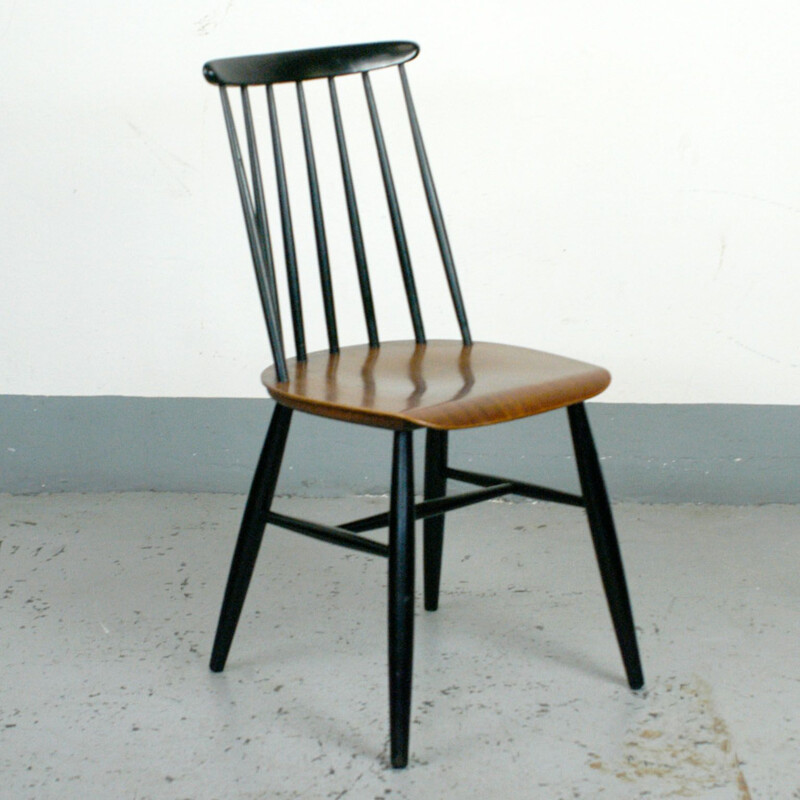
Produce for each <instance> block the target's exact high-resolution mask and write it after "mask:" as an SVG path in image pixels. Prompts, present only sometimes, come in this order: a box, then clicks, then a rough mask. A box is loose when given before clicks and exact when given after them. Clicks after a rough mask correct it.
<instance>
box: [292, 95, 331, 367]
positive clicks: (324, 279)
mask: <svg viewBox="0 0 800 800" xmlns="http://www.w3.org/2000/svg"><path fill="white" fill-rule="evenodd" d="M296 86H297V104H298V107H299V109H300V125H301V127H302V129H303V147H304V149H305V154H306V169H307V171H308V189H309V192H310V193H311V213H312V214H313V216H314V237H315V239H316V243H317V261H318V262H319V279H320V283H321V285H322V303H323V306H324V308H325V324H326V326H327V329H328V349H329V351H330V352H331V353H338V352H339V336H338V333H337V331H336V311H335V310H334V306H333V284H332V283H331V268H330V263H329V262H328V242H327V239H326V238H325V220H324V218H323V216H322V200H321V199H320V194H319V179H318V178H317V164H316V161H315V160H314V145H313V143H312V141H311V127H310V126H309V124H308V108H307V107H306V96H305V92H304V91H303V84H302V82H301V81H297V84H296Z"/></svg>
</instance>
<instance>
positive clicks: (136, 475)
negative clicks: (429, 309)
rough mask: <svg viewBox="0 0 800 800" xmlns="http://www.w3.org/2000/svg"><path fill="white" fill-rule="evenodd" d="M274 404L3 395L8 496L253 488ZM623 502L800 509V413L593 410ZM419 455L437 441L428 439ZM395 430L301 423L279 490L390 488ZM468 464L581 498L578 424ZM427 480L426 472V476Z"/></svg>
mask: <svg viewBox="0 0 800 800" xmlns="http://www.w3.org/2000/svg"><path fill="white" fill-rule="evenodd" d="M271 409H272V403H271V401H269V400H243V399H202V398H145V397H31V396H23V395H6V396H0V491H1V492H11V493H34V492H62V491H69V492H96V491H132V490H154V491H189V492H245V491H247V487H248V484H249V481H250V476H251V473H252V471H253V468H254V465H255V462H256V459H257V457H258V452H259V450H260V447H261V442H262V440H263V436H264V432H265V430H266V426H267V424H268V421H269V415H270V412H271ZM589 415H590V419H591V421H592V424H593V428H594V432H595V438H596V440H597V445H598V450H599V451H600V454H601V456H602V458H603V468H604V470H605V474H606V480H607V482H608V485H609V489H610V492H611V494H612V497H613V498H614V499H617V500H633V501H642V502H663V503H686V502H689V503H693V502H705V503H731V504H736V505H743V504H753V503H800V406H747V405H644V404H627V403H622V404H609V403H591V404H589ZM415 442H416V448H417V458H418V464H419V457H420V456H421V451H422V444H423V437H422V435H421V434H418V435H417V436H416V437H415ZM390 451H391V433H390V432H388V431H382V430H374V429H368V428H363V427H359V426H355V425H346V424H344V423H336V422H331V421H329V420H322V419H319V418H315V417H311V416H308V415H305V414H295V417H294V420H293V422H292V430H291V432H290V435H289V444H288V447H287V452H286V460H285V462H284V468H283V471H282V474H281V481H280V483H279V487H278V492H279V493H281V494H297V495H303V496H312V497H320V496H335V495H346V494H382V493H384V492H386V491H387V484H388V476H389V456H390ZM450 451H451V462H452V463H453V465H454V466H465V467H468V468H470V469H476V470H479V471H486V472H491V473H494V474H498V475H507V476H511V477H519V478H522V479H526V480H529V481H531V482H536V483H542V484H546V485H550V486H553V487H556V488H562V489H566V490H576V489H577V481H576V478H575V474H574V463H573V460H572V454H571V449H570V442H569V434H568V428H567V423H566V414H564V413H563V412H553V413H550V414H545V415H542V416H540V417H533V418H531V419H527V420H521V421H518V422H512V423H508V424H506V425H500V426H495V427H492V428H481V429H475V430H469V431H460V432H456V433H454V434H452V436H451V446H450ZM421 474H422V473H421V470H419V471H418V472H417V475H418V479H419V477H421Z"/></svg>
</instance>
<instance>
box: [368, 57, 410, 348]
mask: <svg viewBox="0 0 800 800" xmlns="http://www.w3.org/2000/svg"><path fill="white" fill-rule="evenodd" d="M362 78H363V80H364V91H365V93H366V95H367V105H368V106H369V116H370V120H371V121H372V130H373V133H374V134H375V145H376V147H377V148H378V159H379V160H380V165H381V174H382V175H383V186H384V189H385V190H386V201H387V203H388V204H389V214H390V215H391V218H392V230H393V231H394V240H395V244H396V245H397V256H398V258H399V259H400V268H401V270H402V273H403V284H404V285H405V289H406V297H407V298H408V308H409V310H410V312H411V321H412V323H413V325H414V338H415V339H416V341H417V344H425V331H424V329H423V327H422V315H421V313H420V309H419V299H418V298H417V287H416V285H415V284H414V273H413V271H412V269H411V257H410V256H409V254H408V244H407V242H406V233H405V229H404V228H403V219H402V217H401V216H400V204H399V203H398V202H397V192H396V190H395V187H394V179H393V178H392V170H391V167H390V165H389V154H388V153H387V151H386V143H385V141H384V139H383V131H382V130H381V122H380V119H379V117H378V107H377V105H376V103H375V95H374V94H373V91H372V83H371V82H370V79H369V72H364V73H362Z"/></svg>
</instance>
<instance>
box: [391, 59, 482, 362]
mask: <svg viewBox="0 0 800 800" xmlns="http://www.w3.org/2000/svg"><path fill="white" fill-rule="evenodd" d="M398 69H399V70H400V80H401V81H402V84H403V95H404V96H405V99H406V108H407V109H408V119H409V121H410V123H411V134H412V136H413V138H414V148H415V149H416V151H417V160H418V161H419V170H420V172H421V173H422V183H423V185H424V187H425V196H426V197H427V199H428V208H429V209H430V212H431V220H432V221H433V228H434V230H435V231H436V240H437V241H438V242H439V252H440V253H441V254H442V263H443V264H444V271H445V274H446V275H447V285H448V286H449V287H450V296H451V297H452V298H453V306H454V308H455V311H456V318H457V319H458V327H459V328H460V330H461V339H462V340H463V342H464V345H465V346H467V347H468V346H469V345H471V344H472V337H471V336H470V332H469V323H468V322H467V312H466V309H465V308H464V300H463V298H462V296H461V288H460V286H459V285H458V275H457V274H456V266H455V262H454V261H453V251H452V249H451V248H450V240H449V239H448V237H447V228H446V227H445V224H444V216H443V215H442V207H441V205H440V204H439V196H438V195H437V194H436V185H435V184H434V182H433V174H432V173H431V167H430V163H429V161H428V155H427V153H426V152H425V144H424V142H423V141H422V131H421V130H420V127H419V121H418V119H417V112H416V109H415V108H414V100H413V99H412V97H411V87H410V86H409V85H408V77H407V76H406V70H405V66H404V65H403V64H400V65H399V67H398Z"/></svg>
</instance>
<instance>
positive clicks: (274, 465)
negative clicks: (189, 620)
mask: <svg viewBox="0 0 800 800" xmlns="http://www.w3.org/2000/svg"><path fill="white" fill-rule="evenodd" d="M291 419H292V410H291V409H290V408H286V406H282V405H276V406H275V411H274V412H273V414H272V421H271V422H270V425H269V430H268V431H267V437H266V440H265V441H264V448H263V450H262V451H261V457H260V458H259V460H258V466H257V467H256V472H255V475H254V476H253V483H252V485H251V487H250V494H249V495H248V497H247V504H246V505H245V509H244V515H243V516H242V524H241V527H240V528H239V538H238V539H237V541H236V549H235V550H234V552H233V560H232V562H231V569H230V572H229V573H228V585H227V586H226V588H225V597H224V598H223V601H222V610H221V611H220V614H219V622H218V623H217V635H216V637H215V638H214V647H213V649H212V651H211V663H210V667H211V669H212V670H213V671H214V672H221V671H222V670H223V669H224V668H225V661H226V660H227V658H228V651H229V650H230V648H231V642H232V641H233V635H234V633H236V624H237V623H238V622H239V615H240V614H241V612H242V606H243V605H244V598H245V596H246V594H247V587H248V586H249V585H250V578H251V577H252V575H253V568H254V567H255V565H256V558H257V557H258V549H259V547H260V546H261V539H262V537H263V536H264V527H265V525H266V520H267V514H268V513H269V509H270V505H271V504H272V497H273V495H274V494H275V485H276V484H277V482H278V473H279V472H280V467H281V461H282V460H283V451H284V448H285V446H286V437H287V436H288V434H289V423H290V422H291Z"/></svg>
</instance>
